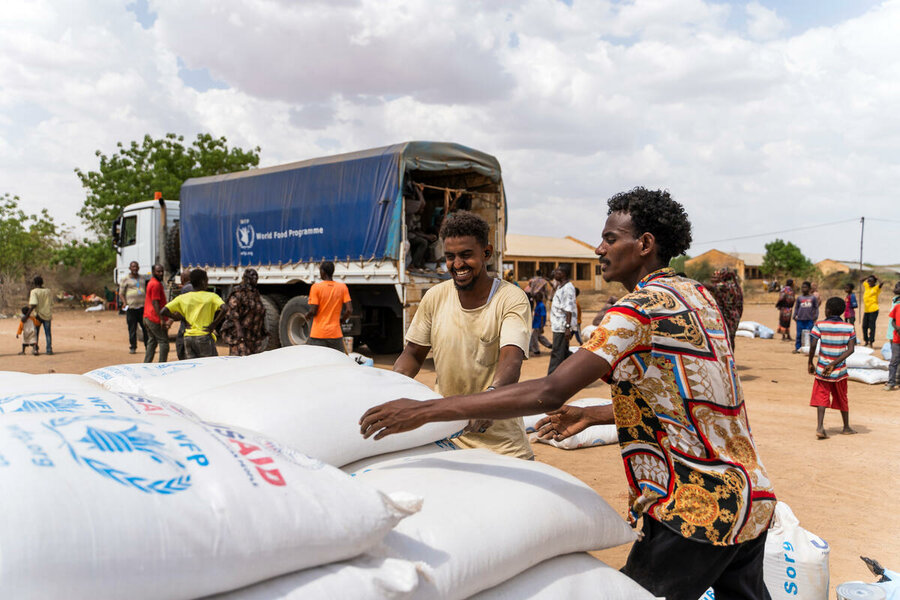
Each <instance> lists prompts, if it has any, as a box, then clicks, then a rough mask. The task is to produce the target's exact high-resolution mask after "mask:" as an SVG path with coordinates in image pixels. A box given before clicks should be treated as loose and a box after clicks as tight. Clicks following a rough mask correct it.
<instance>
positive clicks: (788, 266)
mask: <svg viewBox="0 0 900 600" xmlns="http://www.w3.org/2000/svg"><path fill="white" fill-rule="evenodd" d="M761 270H762V272H763V273H764V274H766V275H774V276H776V277H779V278H782V277H789V276H795V277H806V276H807V275H810V274H811V273H812V272H813V271H814V267H813V264H812V261H811V260H810V259H808V258H807V257H806V256H804V255H803V252H801V251H800V248H798V247H797V246H795V245H794V244H793V243H791V242H785V241H783V240H780V239H777V240H775V241H774V242H769V243H768V244H766V254H765V256H764V257H763V264H762V267H761Z"/></svg>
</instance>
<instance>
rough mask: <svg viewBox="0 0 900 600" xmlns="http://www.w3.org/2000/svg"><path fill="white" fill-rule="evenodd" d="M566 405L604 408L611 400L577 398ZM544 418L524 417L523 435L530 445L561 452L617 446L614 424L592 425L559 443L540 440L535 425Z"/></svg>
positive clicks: (542, 415)
mask: <svg viewBox="0 0 900 600" xmlns="http://www.w3.org/2000/svg"><path fill="white" fill-rule="evenodd" d="M568 404H569V405H571V406H606V405H609V404H612V400H608V399H606V398H579V399H578V400H572V401H571V402H569V403H568ZM546 416H547V415H546V414H544V413H542V414H539V415H530V416H527V417H525V433H527V434H528V441H529V442H531V443H532V444H533V443H536V442H540V443H542V444H548V445H550V446H554V447H556V448H562V449H563V450H577V449H578V448H591V447H593V446H605V445H608V444H617V443H618V442H619V434H618V432H617V431H616V426H615V425H614V424H610V425H593V426H591V427H588V428H587V429H585V430H584V431H581V432H580V433H576V434H575V435H573V436H571V437H568V438H566V439H564V440H563V441H561V442H557V441H556V440H542V439H540V438H538V436H537V430H536V429H535V425H536V424H537V422H538V421H540V420H541V419H543V418H544V417H546Z"/></svg>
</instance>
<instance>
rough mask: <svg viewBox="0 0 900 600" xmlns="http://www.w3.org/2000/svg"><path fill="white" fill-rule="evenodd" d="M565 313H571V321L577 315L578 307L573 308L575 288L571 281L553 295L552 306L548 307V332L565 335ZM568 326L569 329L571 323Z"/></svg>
mask: <svg viewBox="0 0 900 600" xmlns="http://www.w3.org/2000/svg"><path fill="white" fill-rule="evenodd" d="M567 312H570V313H572V317H573V320H574V317H575V315H576V314H577V313H578V307H577V306H575V286H574V285H572V282H571V281H567V282H566V284H565V285H562V286H560V288H559V289H558V290H556V293H555V294H553V304H551V305H550V330H551V331H552V332H553V333H565V331H566V325H567V323H566V313H567ZM568 325H569V326H570V327H571V326H572V322H571V321H570V322H569V323H568Z"/></svg>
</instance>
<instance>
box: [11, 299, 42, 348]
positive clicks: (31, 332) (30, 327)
mask: <svg viewBox="0 0 900 600" xmlns="http://www.w3.org/2000/svg"><path fill="white" fill-rule="evenodd" d="M26 315H28V307H27V306H23V307H22V318H23V319H24V320H22V321H19V329H18V330H16V339H19V336H20V335H21V336H22V351H21V352H19V354H25V348H27V347H28V346H31V351H32V352H33V353H34V355H35V356H37V353H38V345H37V328H38V327H39V326H40V323H39V322H38V320H37V319H36V318H35V317H32V316H29V317H27V318H25V317H26Z"/></svg>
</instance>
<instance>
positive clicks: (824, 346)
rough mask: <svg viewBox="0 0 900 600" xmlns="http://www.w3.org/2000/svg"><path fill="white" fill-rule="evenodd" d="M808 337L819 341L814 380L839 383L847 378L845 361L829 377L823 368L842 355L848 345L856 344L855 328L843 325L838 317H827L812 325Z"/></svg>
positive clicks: (847, 324)
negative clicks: (851, 341)
mask: <svg viewBox="0 0 900 600" xmlns="http://www.w3.org/2000/svg"><path fill="white" fill-rule="evenodd" d="M809 335H810V336H812V337H814V338H816V339H817V340H819V359H818V360H817V361H816V379H821V380H823V381H840V380H842V379H846V378H847V361H846V360H842V361H841V362H840V364H838V365H837V366H836V367H835V368H834V370H833V371H832V372H831V374H830V375H826V374H825V367H827V366H828V365H830V364H831V363H832V362H833V361H834V359H836V358H837V357H838V356H840V355H841V354H843V353H844V352H845V351H846V350H847V346H848V345H849V344H850V340H853V341H854V342H856V328H855V327H854V326H853V325H851V324H850V323H844V322H843V321H841V318H840V317H829V318H827V319H825V320H824V321H819V322H818V323H816V324H815V325H813V328H812V331H811V332H810V334H809Z"/></svg>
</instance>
